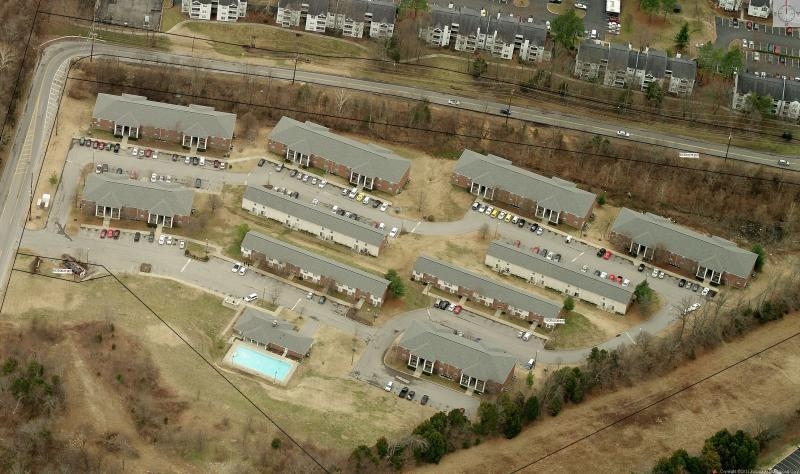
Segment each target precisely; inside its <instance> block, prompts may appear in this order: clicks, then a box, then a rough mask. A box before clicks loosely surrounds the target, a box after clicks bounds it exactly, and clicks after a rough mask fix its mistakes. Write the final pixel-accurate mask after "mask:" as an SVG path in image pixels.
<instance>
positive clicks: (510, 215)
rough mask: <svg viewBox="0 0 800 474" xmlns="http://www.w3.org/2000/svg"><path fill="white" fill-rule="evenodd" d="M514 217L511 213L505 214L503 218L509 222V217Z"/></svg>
mask: <svg viewBox="0 0 800 474" xmlns="http://www.w3.org/2000/svg"><path fill="white" fill-rule="evenodd" d="M512 217H514V216H513V214H510V213H509V214H506V218H505V219H504V220H505V221H506V222H511V218H512Z"/></svg>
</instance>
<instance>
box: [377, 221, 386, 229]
mask: <svg viewBox="0 0 800 474" xmlns="http://www.w3.org/2000/svg"><path fill="white" fill-rule="evenodd" d="M385 228H386V224H384V223H383V222H381V223H379V224H378V229H380V230H383V229H385Z"/></svg>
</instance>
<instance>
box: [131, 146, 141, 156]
mask: <svg viewBox="0 0 800 474" xmlns="http://www.w3.org/2000/svg"><path fill="white" fill-rule="evenodd" d="M131 155H133V156H139V147H138V146H135V147H133V150H132V151H131Z"/></svg>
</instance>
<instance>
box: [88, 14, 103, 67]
mask: <svg viewBox="0 0 800 474" xmlns="http://www.w3.org/2000/svg"><path fill="white" fill-rule="evenodd" d="M98 8H100V0H95V2H94V11H93V12H92V30H91V32H90V33H89V34H90V35H91V36H92V47H91V49H90V50H89V62H92V56H94V39H95V37H96V36H97V33H95V25H96V24H97V9H98Z"/></svg>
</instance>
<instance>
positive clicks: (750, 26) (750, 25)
mask: <svg viewBox="0 0 800 474" xmlns="http://www.w3.org/2000/svg"><path fill="white" fill-rule="evenodd" d="M747 29H748V30H752V29H753V22H752V21H748V22H747Z"/></svg>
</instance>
